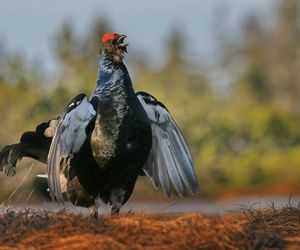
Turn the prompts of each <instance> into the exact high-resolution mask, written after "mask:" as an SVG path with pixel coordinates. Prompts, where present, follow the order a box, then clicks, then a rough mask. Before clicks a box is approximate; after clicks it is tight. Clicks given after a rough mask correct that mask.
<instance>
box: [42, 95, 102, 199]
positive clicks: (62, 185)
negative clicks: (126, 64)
mask: <svg viewBox="0 0 300 250" xmlns="http://www.w3.org/2000/svg"><path fill="white" fill-rule="evenodd" d="M95 115H96V111H95V109H94V108H93V106H92V104H91V103H90V102H89V101H88V99H87V97H86V95H84V94H80V95H78V96H76V97H75V98H74V99H73V100H72V101H71V102H70V103H69V105H68V107H67V108H66V109H65V111H64V112H63V113H62V115H61V116H60V119H59V121H58V125H57V128H56V131H55V133H54V136H53V139H52V143H51V146H50V150H49V154H48V185H49V190H50V195H51V197H52V199H53V200H57V201H59V202H63V200H64V197H63V193H66V191H67V180H68V171H69V168H70V160H71V159H72V157H73V155H74V153H77V152H79V150H80V148H81V146H82V145H83V143H84V141H85V140H86V138H87V134H86V127H87V125H88V124H89V123H90V121H91V120H92V119H93V117H94V116H95Z"/></svg>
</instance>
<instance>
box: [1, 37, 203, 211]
mask: <svg viewBox="0 0 300 250" xmlns="http://www.w3.org/2000/svg"><path fill="white" fill-rule="evenodd" d="M125 38H126V36H125V35H119V34H116V33H111V32H107V33H105V34H104V35H103V37H102V49H101V52H100V60H99V68H98V76H97V81H96V88H95V90H94V93H93V94H92V96H91V98H90V99H88V97H87V96H86V95H85V94H80V95H78V96H76V97H75V98H74V99H73V100H72V101H71V102H70V103H69V104H68V105H67V107H66V108H65V110H64V111H63V112H62V114H61V115H60V116H59V117H58V118H56V119H52V120H50V121H48V122H46V123H42V124H40V125H39V126H38V127H37V128H36V131H35V132H25V133H24V134H23V135H22V137H21V140H20V143H18V144H13V145H9V146H6V147H5V148H4V149H2V151H1V152H0V170H3V171H4V172H5V173H6V174H7V175H14V174H15V173H16V166H17V165H18V162H19V161H20V160H21V158H22V157H31V158H34V159H36V160H39V161H41V162H43V163H46V164H47V169H48V171H47V172H48V173H47V175H48V186H49V190H50V195H51V197H52V199H53V200H56V201H58V202H63V201H64V200H66V199H69V200H71V202H72V203H73V204H75V205H79V206H85V207H91V206H93V205H94V204H95V200H96V199H98V198H100V199H101V200H102V201H103V202H105V203H107V204H110V205H111V211H112V213H115V214H118V213H119V211H120V208H121V207H122V205H123V204H124V203H126V202H127V200H128V199H129V197H130V196H131V194H132V191H133V189H134V185H135V182H136V180H137V178H138V176H139V175H147V176H149V177H150V178H151V179H152V181H153V184H154V186H155V187H156V188H159V187H161V188H162V189H163V190H164V192H165V194H166V195H167V196H170V195H171V193H172V192H173V191H175V192H176V193H177V194H178V195H179V196H185V195H186V194H187V190H190V192H191V193H197V192H198V183H197V179H196V176H195V173H194V168H193V160H192V156H191V153H190V150H189V148H188V145H187V143H186V141H185V139H184V137H183V135H182V133H181V132H180V130H179V128H178V126H177V125H176V123H175V122H174V120H173V119H172V117H171V115H170V113H169V111H168V110H167V108H166V107H165V106H164V105H163V104H162V103H161V102H159V101H158V100H157V99H156V98H154V97H153V96H151V95H150V94H148V93H146V92H138V93H135V92H134V89H133V86H132V82H131V79H130V76H129V73H128V71H127V68H126V66H125V65H124V63H123V57H124V53H125V52H127V45H128V44H127V43H125V42H124V40H125Z"/></svg>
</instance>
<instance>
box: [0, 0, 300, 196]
mask: <svg viewBox="0 0 300 250" xmlns="http://www.w3.org/2000/svg"><path fill="white" fill-rule="evenodd" d="M276 6H277V7H276V8H274V11H275V12H274V15H273V18H274V20H273V22H272V25H268V26H266V25H265V24H264V22H262V21H261V20H264V19H260V18H259V17H256V16H251V17H249V18H248V19H246V20H245V22H244V24H243V25H242V37H239V38H238V39H237V40H236V41H235V40H233V39H232V38H231V39H227V40H226V38H225V37H224V43H220V44H221V47H220V51H221V52H220V53H222V55H221V56H219V58H222V60H221V61H220V65H223V66H224V67H223V70H227V74H228V75H229V76H230V75H232V78H230V79H232V82H231V84H230V85H229V87H228V89H227V91H226V93H224V94H220V91H216V90H215V88H213V87H212V85H213V84H212V82H210V79H211V78H210V77H209V75H207V74H206V73H205V70H204V68H205V67H202V65H204V64H205V62H201V61H200V62H199V63H198V64H197V63H195V61H194V60H189V58H188V57H186V56H184V55H185V49H186V47H188V46H189V45H188V44H187V41H186V39H185V38H184V31H182V30H179V29H176V27H174V29H173V30H171V31H170V34H169V39H168V40H167V41H166V44H164V45H163V46H164V53H165V55H164V57H166V64H165V65H164V66H163V67H162V68H160V69H159V70H157V69H153V67H152V66H151V65H149V64H148V63H147V58H145V57H144V56H143V55H140V54H138V53H134V49H132V50H129V55H127V56H126V62H128V61H129V62H130V67H129V71H130V72H131V75H132V78H133V82H134V85H135V89H136V90H144V91H147V92H149V93H151V94H153V95H154V96H156V97H157V98H159V99H160V100H161V101H162V102H163V103H165V104H166V105H167V106H168V108H169V110H170V111H171V112H172V114H173V116H174V118H175V119H176V121H177V122H178V124H179V125H180V127H181V128H182V130H183V132H184V134H185V135H186V138H187V140H188V142H189V144H190V146H191V149H192V152H193V156H194V160H195V168H196V172H197V175H198V177H199V180H200V182H201V186H202V191H203V193H204V194H207V195H211V194H217V193H218V192H220V190H221V192H224V191H226V190H234V189H238V190H242V189H248V188H252V187H262V186H269V187H270V186H276V185H280V186H281V187H282V186H289V187H293V188H294V189H293V190H294V191H295V192H296V191H297V190H296V189H297V187H298V188H299V185H298V183H299V182H300V3H299V1H297V0H285V1H278V4H277V5H276ZM108 30H113V28H112V27H110V24H109V22H108V21H107V20H104V19H102V18H98V19H95V21H94V22H93V24H92V25H91V29H90V30H89V31H88V32H87V33H86V34H84V35H83V34H77V33H76V32H75V31H74V27H73V25H72V23H68V22H66V23H64V24H62V26H61V28H60V30H58V32H57V33H56V35H55V38H54V39H53V40H54V42H53V43H52V48H53V53H55V56H56V58H57V59H58V62H59V68H60V71H59V73H58V75H57V76H56V77H55V79H58V80H57V82H50V83H49V82H47V83H45V77H44V74H43V73H42V71H41V70H39V66H38V64H28V62H27V61H26V60H25V59H24V58H23V57H22V54H14V53H11V52H10V51H7V50H6V48H5V45H4V44H0V116H1V123H0V146H1V147H3V146H4V145H6V144H11V143H13V142H16V141H17V139H18V138H19V136H20V134H21V133H22V131H25V130H28V129H34V128H35V125H37V124H38V123H39V122H41V121H44V120H48V119H49V118H52V117H56V116H57V115H58V114H59V113H60V111H61V110H62V108H63V107H64V106H65V105H66V104H67V102H68V101H69V100H70V99H71V98H72V97H74V96H75V95H76V94H78V93H80V92H85V93H87V94H91V92H92V91H93V89H94V85H95V80H96V72H97V60H98V51H99V44H100V38H101V34H103V32H105V31H108ZM129 41H130V38H129ZM199 46H201V44H199ZM233 61H234V62H238V63H235V64H237V65H238V67H227V66H228V65H231V64H232V62H233ZM3 178H4V177H3V176H2V177H1V179H3ZM11 180H12V179H11Z"/></svg>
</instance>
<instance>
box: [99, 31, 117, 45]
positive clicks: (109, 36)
mask: <svg viewBox="0 0 300 250" xmlns="http://www.w3.org/2000/svg"><path fill="white" fill-rule="evenodd" d="M115 34H116V33H113V32H106V33H105V34H104V35H103V36H102V44H103V43H106V42H107V41H109V40H114V39H115Z"/></svg>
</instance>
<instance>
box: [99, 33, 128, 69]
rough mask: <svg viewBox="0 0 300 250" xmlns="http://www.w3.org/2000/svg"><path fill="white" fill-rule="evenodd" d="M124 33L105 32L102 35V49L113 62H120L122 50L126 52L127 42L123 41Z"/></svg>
mask: <svg viewBox="0 0 300 250" xmlns="http://www.w3.org/2000/svg"><path fill="white" fill-rule="evenodd" d="M125 38H126V36H125V35H119V34H117V33H112V32H106V33H105V34H104V35H103V36H102V50H103V51H104V53H105V54H106V55H108V56H109V57H111V58H112V60H113V61H114V62H115V63H120V62H122V59H123V57H124V52H126V53H127V49H126V47H127V46H128V43H126V42H124V39H125Z"/></svg>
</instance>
